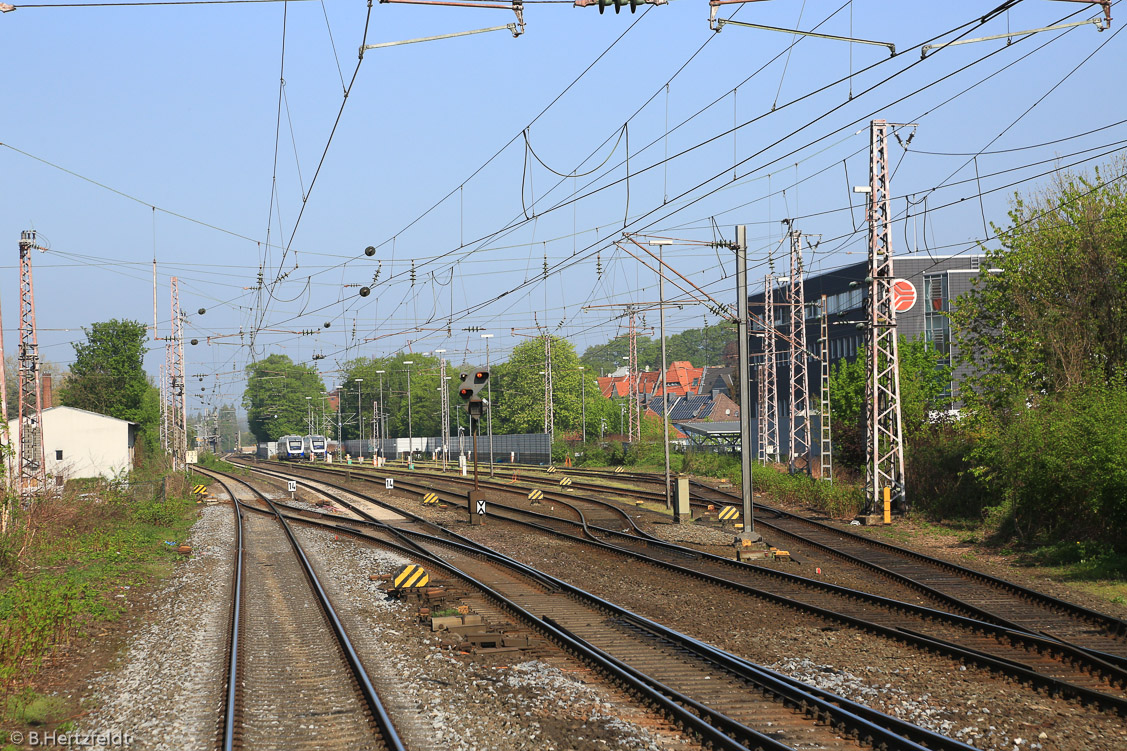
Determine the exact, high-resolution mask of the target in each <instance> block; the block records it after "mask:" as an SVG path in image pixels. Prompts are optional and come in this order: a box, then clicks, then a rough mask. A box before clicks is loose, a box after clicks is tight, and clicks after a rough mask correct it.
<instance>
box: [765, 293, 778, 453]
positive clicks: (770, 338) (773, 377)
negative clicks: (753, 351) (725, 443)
mask: <svg viewBox="0 0 1127 751" xmlns="http://www.w3.org/2000/svg"><path fill="white" fill-rule="evenodd" d="M763 306H764V307H763V359H764V363H765V365H766V367H765V375H766V378H765V379H764V390H765V395H764V401H765V402H766V405H767V420H766V426H767V429H766V435H765V442H766V444H767V445H766V446H765V447H764V452H765V454H766V456H767V460H768V461H771V462H777V461H779V386H778V380H777V376H778V365H777V363H776V356H775V275H774V274H768V275H767V276H766V278H765V279H764V281H763Z"/></svg>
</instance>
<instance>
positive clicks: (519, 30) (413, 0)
mask: <svg viewBox="0 0 1127 751" xmlns="http://www.w3.org/2000/svg"><path fill="white" fill-rule="evenodd" d="M386 3H399V4H406V5H441V6H448V7H454V8H493V9H496V10H511V11H512V12H513V13H515V14H516V17H517V20H516V23H507V24H504V25H502V26H489V27H487V28H484V29H470V30H468V31H455V32H452V33H449V34H435V35H434V36H429V37H418V38H416V39H402V40H399V41H396V42H380V43H378V44H365V45H364V46H362V47H361V48H360V57H361V58H363V57H364V53H365V52H367V51H368V50H378V49H381V48H383V47H398V46H399V45H403V44H415V43H417V42H435V41H438V40H440V39H454V38H455V37H464V36H470V35H472V34H485V33H487V32H490V31H506V30H507V31H511V32H512V33H513V38H514V39H516V38H517V37H519V36H520V35H521V34H523V33H524V2H523V0H513V1H512V3H511V4H504V3H479V2H459V1H458V0H380V4H381V5H383V4H386Z"/></svg>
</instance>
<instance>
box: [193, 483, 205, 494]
mask: <svg viewBox="0 0 1127 751" xmlns="http://www.w3.org/2000/svg"><path fill="white" fill-rule="evenodd" d="M192 493H193V494H194V495H207V486H206V485H197V486H195V487H194V488H192Z"/></svg>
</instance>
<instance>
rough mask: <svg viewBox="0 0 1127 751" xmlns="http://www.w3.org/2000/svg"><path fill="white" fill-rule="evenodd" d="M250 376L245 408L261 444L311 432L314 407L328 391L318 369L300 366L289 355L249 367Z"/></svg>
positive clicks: (244, 396)
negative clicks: (311, 409)
mask: <svg viewBox="0 0 1127 751" xmlns="http://www.w3.org/2000/svg"><path fill="white" fill-rule="evenodd" d="M246 373H247V386H246V390H245V391H244V392H243V407H244V408H245V409H246V411H247V423H248V425H249V427H250V431H251V432H252V433H254V435H255V438H256V439H257V440H259V441H275V440H277V439H278V438H280V437H281V436H284V435H305V434H306V433H308V432H309V410H310V405H311V404H312V403H314V402H317V403H320V400H321V395H322V393H323V392H324V391H325V384H324V382H323V381H322V380H321V376H320V375H319V374H318V373H317V371H316V370H315V369H314V368H312V367H310V366H308V365H299V364H296V363H294V361H293V360H291V359H290V358H289V357H287V356H286V355H270V356H269V357H267V358H265V359H263V360H259V361H258V362H254V363H251V364H250V365H248V366H247V367H246ZM307 396H308V397H310V398H309V399H308V400H307V399H306V398H305V397H307Z"/></svg>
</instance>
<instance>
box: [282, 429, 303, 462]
mask: <svg viewBox="0 0 1127 751" xmlns="http://www.w3.org/2000/svg"><path fill="white" fill-rule="evenodd" d="M305 457H306V455H305V441H304V440H302V437H301V436H299V435H284V436H282V437H281V438H279V439H278V458H279V459H290V460H298V461H300V460H302V459H305Z"/></svg>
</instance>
